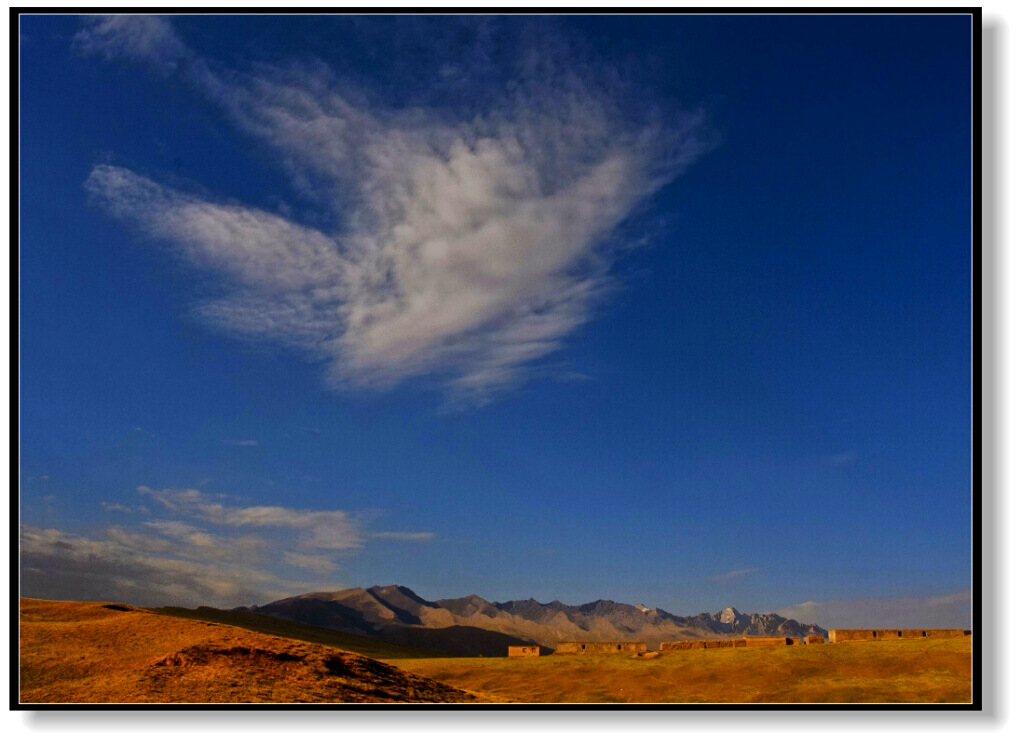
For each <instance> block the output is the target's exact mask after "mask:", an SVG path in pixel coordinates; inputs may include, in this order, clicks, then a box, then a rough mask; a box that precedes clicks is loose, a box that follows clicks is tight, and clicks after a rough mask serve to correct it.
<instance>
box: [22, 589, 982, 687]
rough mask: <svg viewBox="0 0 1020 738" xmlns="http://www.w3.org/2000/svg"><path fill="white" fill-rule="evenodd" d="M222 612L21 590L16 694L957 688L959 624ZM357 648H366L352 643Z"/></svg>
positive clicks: (965, 660) (967, 675)
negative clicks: (514, 643) (369, 624)
mask: <svg viewBox="0 0 1020 738" xmlns="http://www.w3.org/2000/svg"><path fill="white" fill-rule="evenodd" d="M225 612H227V611H219V615H217V617H218V618H221V619H231V620H235V621H236V622H238V623H239V624H242V623H243V624H244V627H234V626H231V625H225V624H222V623H214V622H208V621H205V620H201V619H199V618H200V616H201V614H202V613H200V612H198V611H183V610H181V611H176V609H174V610H169V609H168V610H166V611H162V612H154V611H148V610H144V609H141V608H135V607H127V606H122V605H112V606H111V605H110V604H109V603H96V602H53V601H47V600H33V599H27V598H22V600H21V638H20V649H21V652H20V655H21V671H20V680H21V701H22V703H25V704H28V703H52V702H62V703H122V702H123V703H201V702H236V703H246V702H278V703H292V702H315V703H325V702H444V703H445V702H475V703H478V702H524V703H558V702H559V703H612V702H621V703H622V702H630V703H670V702H673V703H683V702H701V703H719V704H725V703H969V702H970V701H971V639H970V638H969V637H966V638H954V639H949V640H934V641H933V640H902V641H873V642H859V643H826V644H819V645H811V646H804V645H799V646H777V647H774V648H753V649H752V648H735V649H709V650H698V651H671V652H664V653H660V654H648V656H650V658H638V657H635V656H631V655H605V656H601V655H599V656H544V657H541V658H525V659H508V658H421V656H422V652H421V651H415V650H413V649H411V650H409V649H405V648H403V647H400V646H392V645H391V644H384V643H382V642H377V641H376V640H375V639H371V638H364V637H360V636H347V635H345V634H342V633H337V632H336V631H329V630H328V629H321V628H314V627H313V626H301V625H300V624H293V623H289V622H288V621H279V620H276V619H274V618H265V617H264V616H259V617H254V618H247V617H242V616H241V615H237V616H235V615H229V614H224V613H225ZM256 628H257V629H258V630H261V631H263V632H256V630H254V629H256ZM267 631H269V632H267ZM278 634H287V635H289V636H292V637H281V636H280V635H278ZM337 645H343V646H344V649H340V648H337V647H336V646H337ZM357 648H361V649H363V650H365V651H369V652H371V653H372V655H373V656H375V657H376V658H378V659H379V660H375V659H373V658H367V657H366V655H363V654H359V653H353V652H352V651H354V650H356V649H357ZM409 656H414V657H416V658H407V657H409Z"/></svg>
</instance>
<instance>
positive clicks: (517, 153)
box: [80, 19, 708, 402]
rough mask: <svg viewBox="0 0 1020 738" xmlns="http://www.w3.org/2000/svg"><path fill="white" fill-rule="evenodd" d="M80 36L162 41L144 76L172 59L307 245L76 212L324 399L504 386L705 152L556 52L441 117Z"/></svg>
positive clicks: (126, 25) (211, 227) (474, 393)
mask: <svg viewBox="0 0 1020 738" xmlns="http://www.w3.org/2000/svg"><path fill="white" fill-rule="evenodd" d="M140 22H141V21H140ZM156 26H158V27H159V29H158V30H156ZM100 28H101V29H102V32H99V29H100ZM86 32H88V35H87V38H88V39H89V41H88V44H85V48H87V49H88V50H90V51H92V52H93V53H102V54H103V55H104V56H107V57H108V58H112V57H115V56H125V57H128V58H132V59H136V60H137V59H139V58H140V57H143V56H144V55H145V52H144V51H142V48H143V44H141V43H140V42H137V39H138V38H141V37H150V36H151V37H154V38H156V39H163V40H161V41H159V42H158V43H156V44H155V46H154V49H155V50H154V51H153V52H152V57H153V59H156V60H158V59H162V58H165V57H168V56H169V57H172V58H174V59H175V60H177V61H180V60H184V59H187V63H186V64H185V65H184V66H183V67H182V75H183V77H184V78H185V79H186V80H188V81H189V82H190V83H191V84H192V85H193V88H194V89H195V90H197V91H199V92H200V93H201V94H202V95H203V96H204V97H205V98H206V99H208V100H211V101H212V102H213V103H215V104H216V105H218V106H219V107H220V108H221V109H222V111H223V112H224V114H225V115H226V116H227V118H228V119H229V120H230V121H232V122H233V124H234V125H236V126H237V127H238V128H239V129H240V130H242V131H244V132H245V133H247V134H248V135H250V136H252V137H253V138H255V139H256V140H258V141H261V142H262V143H263V145H265V146H267V147H268V148H269V149H271V150H272V151H274V152H275V153H276V154H277V155H278V156H279V157H280V159H281V161H282V162H283V164H284V166H285V167H286V170H287V172H288V173H289V174H290V176H291V179H292V180H293V182H294V184H295V186H296V188H297V190H298V191H299V193H301V194H302V195H304V196H306V197H307V198H309V199H310V200H312V201H314V202H315V203H316V204H317V205H318V207H319V208H320V213H319V215H320V217H318V218H317V219H316V220H317V221H318V222H319V223H320V225H317V226H314V227H313V226H309V225H304V224H301V223H298V222H296V221H294V220H292V219H290V218H285V217H282V216H280V215H276V214H273V213H269V212H266V211H264V210H260V209H259V208H255V207H250V206H245V205H238V204H232V203H228V202H226V201H225V200H224V201H219V202H217V201H213V200H210V199H208V198H205V197H199V196H197V195H194V194H191V193H188V192H184V191H181V190H179V189H175V188H171V187H168V186H166V185H162V184H159V183H157V182H155V181H153V180H152V179H149V178H148V177H146V176H144V175H142V174H138V173H136V172H133V171H130V170H129V169H126V168H123V167H116V166H110V165H99V166H96V167H95V168H94V169H93V171H92V173H91V174H90V176H89V178H88V180H87V182H86V185H85V186H86V189H87V191H88V192H89V194H90V196H91V198H92V200H93V202H95V203H97V204H98V205H99V206H101V207H103V208H104V209H106V210H107V211H108V212H109V213H110V214H112V215H113V216H115V217H117V218H119V219H122V220H124V221H126V222H129V223H132V224H134V225H135V226H136V227H139V228H140V229H141V230H142V231H143V232H145V233H146V234H148V235H149V236H151V237H153V238H156V239H158V240H160V241H163V242H166V243H168V244H170V245H171V246H172V248H174V249H175V250H176V251H177V253H178V254H179V255H180V256H181V258H183V259H184V260H186V261H187V262H189V263H191V264H192V265H194V266H195V267H198V268H202V269H209V270H213V271H216V272H218V273H219V274H220V275H221V277H222V282H223V288H224V289H223V294H222V296H221V297H219V298H217V299H212V300H208V301H205V302H203V303H201V304H200V305H199V306H198V307H197V308H196V314H197V315H198V316H199V317H200V318H201V319H203V320H204V321H206V322H207V323H209V324H212V325H215V326H217V327H219V328H221V329H223V330H225V331H226V332H228V333H230V334H233V335H238V336H246V337H251V338H255V339H260V340H266V341H271V342H277V343H282V344H286V345H288V346H291V347H294V348H297V349H298V350H300V351H302V352H303V353H304V354H305V355H307V356H308V357H310V358H311V359H313V360H316V361H321V362H323V363H324V365H325V368H326V372H325V374H326V378H327V381H328V383H329V384H330V385H332V386H334V387H339V388H345V387H352V386H359V387H365V386H369V387H378V388H386V387H390V386H393V385H394V384H396V383H399V382H401V381H404V380H407V379H408V378H411V377H420V376H433V377H440V378H441V379H442V381H443V383H444V384H445V386H446V387H447V390H448V392H449V393H450V394H451V396H452V397H454V398H460V399H469V400H474V401H477V402H483V401H485V400H486V399H487V398H488V397H490V396H491V394H492V393H493V392H495V391H497V390H499V389H502V388H506V387H509V386H512V385H514V384H515V383H517V382H520V381H521V380H522V379H523V378H524V377H526V375H527V373H528V371H529V370H530V369H532V368H533V367H534V366H535V365H536V362H539V361H540V360H541V359H543V358H544V357H547V356H548V355H549V354H551V353H552V352H554V351H556V350H557V349H558V348H560V347H561V346H562V345H563V342H564V341H565V340H566V339H567V337H568V336H569V335H570V334H571V333H572V332H574V331H575V330H576V329H577V328H578V327H579V326H580V325H582V324H583V323H584V322H586V321H587V320H588V319H589V318H590V317H591V315H592V311H593V309H594V307H595V305H596V304H597V302H598V300H599V299H600V297H602V296H604V295H605V294H607V292H608V291H609V289H610V288H611V287H612V286H613V285H614V279H613V277H612V273H611V267H612V264H613V260H614V255H615V253H616V251H615V250H614V248H612V247H611V246H610V245H609V244H610V242H611V241H612V238H613V235H614V233H615V232H616V229H617V228H618V226H619V225H620V224H621V223H622V222H623V221H624V220H625V219H627V218H628V217H629V216H630V215H631V214H632V213H634V212H635V210H636V209H637V208H639V206H640V205H641V203H642V202H644V201H646V200H647V198H649V197H650V196H651V195H652V194H654V193H655V192H656V191H657V190H659V189H660V188H661V187H663V186H664V185H665V184H666V183H668V182H669V181H670V180H672V179H673V178H675V177H676V176H677V175H678V174H679V173H680V172H682V171H683V169H684V168H685V167H686V166H687V165H688V164H690V163H691V162H692V161H693V160H694V159H695V158H697V156H698V155H699V154H701V153H702V152H703V151H704V150H705V149H706V148H707V147H708V144H707V136H706V133H705V130H706V129H705V122H704V117H703V115H701V114H700V113H674V114H671V115H669V116H665V114H661V115H660V114H657V113H656V112H655V106H654V105H653V104H651V102H650V101H645V103H644V104H643V105H642V106H641V107H640V110H641V112H640V113H638V112H636V109H626V110H625V109H622V106H621V104H620V102H619V99H618V98H617V96H616V95H614V94H613V91H611V90H609V89H607V87H606V85H604V84H602V83H600V82H599V75H597V74H593V73H591V71H590V70H588V71H587V73H586V71H585V70H583V69H575V68H573V67H571V66H570V65H569V63H568V58H569V55H567V54H564V55H563V58H560V59H558V60H553V61H550V60H549V59H543V60H542V62H541V63H539V62H537V61H536V57H540V56H541V54H540V53H539V52H538V51H536V50H535V49H530V50H528V52H529V53H527V54H524V53H522V54H521V58H522V62H521V63H520V65H519V68H518V70H517V76H516V78H515V79H513V80H511V81H512V82H513V84H509V83H508V84H507V86H506V89H507V90H509V91H507V92H506V93H505V94H504V95H503V96H502V97H499V98H494V99H492V100H491V101H490V105H489V108H488V109H487V110H486V111H483V112H481V113H476V114H473V115H471V116H470V117H464V118H459V119H458V118H457V117H455V116H453V115H452V114H451V112H450V110H446V109H439V108H426V107H414V108H408V109H397V108H393V107H387V106H385V105H382V104H380V103H375V104H369V103H367V102H365V100H366V96H365V95H360V94H358V93H357V92H355V91H352V89H351V87H350V86H349V85H345V84H344V83H342V82H341V81H339V80H338V79H336V78H335V77H334V76H333V75H332V74H331V73H330V72H329V71H328V70H326V69H324V68H322V67H321V66H320V67H304V68H300V67H288V68H272V67H268V66H265V65H263V66H260V67H258V68H257V69H255V70H254V71H251V72H241V71H236V70H229V69H224V68H222V67H221V66H219V65H217V64H216V63H215V62H213V61H212V60H208V59H204V58H202V57H201V56H200V55H198V54H195V53H193V52H182V51H180V50H179V49H178V45H179V46H180V47H184V44H183V42H180V41H179V39H177V37H176V35H175V34H174V35H173V36H172V37H173V38H174V39H176V43H171V42H170V41H168V40H166V37H167V35H168V34H173V28H172V26H171V25H170V24H169V22H167V21H165V20H163V19H160V22H159V23H154V22H153V20H152V19H150V20H147V21H145V22H144V28H141V29H134V28H132V27H131V23H130V22H129V21H120V22H118V24H116V25H103V24H99V25H98V26H93V27H90V28H86V29H84V30H83V31H82V33H83V34H84V33H86ZM122 35H123V38H121V36H122ZM83 43H84V42H81V43H80V45H82V44H83ZM185 48H186V47H185ZM479 58H484V55H481V56H479ZM153 59H150V61H151V60H153ZM322 223H339V224H341V225H339V226H335V227H328V226H324V225H321V224H322Z"/></svg>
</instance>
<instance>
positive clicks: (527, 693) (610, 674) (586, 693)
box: [389, 637, 971, 703]
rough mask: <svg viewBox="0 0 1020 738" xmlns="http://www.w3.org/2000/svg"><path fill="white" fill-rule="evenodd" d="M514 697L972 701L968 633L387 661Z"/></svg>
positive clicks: (567, 699) (542, 699)
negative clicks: (636, 654)
mask: <svg viewBox="0 0 1020 738" xmlns="http://www.w3.org/2000/svg"><path fill="white" fill-rule="evenodd" d="M389 663H392V664H394V665H396V666H399V667H400V668H401V669H404V670H407V671H412V672H415V673H418V674H422V675H424V676H428V677H431V678H433V679H435V680H437V681H440V682H443V683H445V684H449V685H450V686H454V687H458V688H460V689H467V690H472V691H477V692H485V693H488V694H493V695H497V696H500V697H502V698H505V699H507V700H511V701H521V702H574V703H577V702H599V703H603V702H655V703H659V702H709V703H740V702H754V703H768V702H778V703H794V702H798V703H804V702H819V703H833V702H837V703H838V702H850V703H859V702H872V703H874V702H896V703H910V702H923V703H937V702H956V703H969V702H970V701H971V639H970V638H969V637H967V638H955V639H950V640H940V641H925V640H916V641H878V642H869V643H846V644H840V643H826V644H820V645H812V646H803V645H802V646H788V647H776V648H754V649H751V648H734V649H712V650H707V651H705V650H702V651H673V652H665V653H662V654H660V655H659V656H658V657H657V658H651V659H636V658H631V657H628V656H617V655H609V656H547V657H542V658H528V659H506V658H503V659H484V658H475V659H399V660H389Z"/></svg>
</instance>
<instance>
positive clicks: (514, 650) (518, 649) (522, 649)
mask: <svg viewBox="0 0 1020 738" xmlns="http://www.w3.org/2000/svg"><path fill="white" fill-rule="evenodd" d="M506 655H507V656H508V657H510V658H519V657H521V656H538V655H539V654H538V646H508V647H507V654H506Z"/></svg>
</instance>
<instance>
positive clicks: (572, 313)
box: [20, 16, 971, 627]
mask: <svg viewBox="0 0 1020 738" xmlns="http://www.w3.org/2000/svg"><path fill="white" fill-rule="evenodd" d="M969 56H970V19H969V17H968V16H958V17H952V16H942V17H921V16H909V17H893V16H880V17H856V16H855V17H845V16H844V17H837V16H833V17H779V16H777V17H763V16H733V17H725V16H718V17H712V16H699V17H683V16H675V17H666V18H663V17H660V18H648V17H634V18H620V17H614V18H600V17H584V18H452V17H450V18H411V17H407V18H367V17H366V18H345V17H330V18H309V17H290V18H282V17H251V18H245V17H220V18H207V17H198V16H196V17H188V16H179V17H172V18H160V17H153V16H148V17H130V16H122V17H116V18H87V19H82V18H75V17H71V16H63V17H56V16H55V17H22V18H21V180H20V182H21V262H20V265H21V272H20V284H21V346H20V349H21V351H20V361H21V408H20V410H21V438H20V440H21V503H22V515H21V523H22V557H23V558H22V569H23V570H22V576H23V579H22V581H23V591H24V593H25V594H29V595H32V594H35V595H39V596H50V597H66V598H83V599H84V598H89V599H123V600H127V601H133V602H139V603H142V604H166V603H169V602H181V603H183V604H219V605H230V606H232V605H237V604H251V603H252V602H260V603H261V602H265V601H267V600H268V599H271V598H275V597H278V596H283V595H286V594H295V593H298V592H301V591H307V590H310V589H320V588H331V589H338V588H341V587H346V586H368V585H371V584H377V583H380V584H385V583H391V582H398V583H401V584H405V585H407V586H410V587H411V588H413V589H415V590H416V591H418V592H419V593H420V594H422V595H423V596H425V597H430V598H440V597H453V596H461V595H466V594H469V593H477V594H479V595H481V596H483V597H485V598H487V599H490V600H506V599H512V598H523V597H531V596H534V597H536V598H537V599H539V600H542V601H546V600H551V599H560V600H562V601H564V602H570V603H579V602H584V601H589V600H593V599H596V598H599V597H602V598H608V599H615V600H618V601H626V602H636V601H640V602H644V603H645V604H647V605H649V606H658V607H662V608H664V609H667V610H670V611H672V612H677V613H682V614H683V613H692V612H699V611H704V610H709V611H713V612H714V611H716V610H719V609H722V608H723V607H725V606H727V605H734V606H736V607H737V608H738V609H741V610H749V611H756V610H757V611H760V610H769V611H772V610H779V611H782V612H788V613H790V614H794V615H796V616H798V618H799V619H801V618H803V619H808V620H811V619H817V620H818V621H819V622H821V623H822V624H823V625H827V626H829V627H833V626H836V625H852V624H853V623H851V622H844V621H843V620H845V619H846V618H851V619H852V617H854V616H853V615H852V613H856V612H862V613H863V612H867V613H873V612H876V609H880V608H885V610H883V612H885V611H889V612H891V613H893V614H891V615H889V617H890V618H891V619H895V620H896V623H893V624H894V625H901V626H903V627H907V626H908V625H910V624H912V623H911V622H907V621H910V620H916V621H918V624H920V625H931V626H935V625H940V624H943V623H942V622H937V621H942V620H944V621H947V622H946V624H959V619H960V618H962V617H966V610H967V608H968V606H969V591H970V543H971V539H970V500H971V485H970V453H971V436H970V371H971V365H970V340H971V335H970V299H971V294H970V280H971V272H970V196H971V190H970V134H971V129H970V115H969V111H970V67H969ZM877 602H881V603H883V604H881V605H879V604H876V603H877ZM950 620H951V621H953V622H952V623H949V622H948V621H950ZM922 621H923V622H922Z"/></svg>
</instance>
